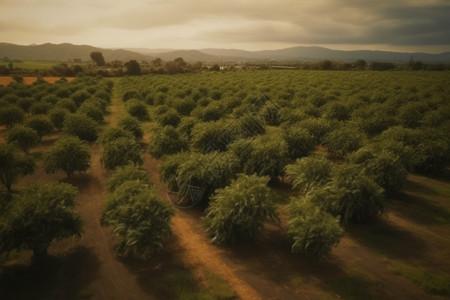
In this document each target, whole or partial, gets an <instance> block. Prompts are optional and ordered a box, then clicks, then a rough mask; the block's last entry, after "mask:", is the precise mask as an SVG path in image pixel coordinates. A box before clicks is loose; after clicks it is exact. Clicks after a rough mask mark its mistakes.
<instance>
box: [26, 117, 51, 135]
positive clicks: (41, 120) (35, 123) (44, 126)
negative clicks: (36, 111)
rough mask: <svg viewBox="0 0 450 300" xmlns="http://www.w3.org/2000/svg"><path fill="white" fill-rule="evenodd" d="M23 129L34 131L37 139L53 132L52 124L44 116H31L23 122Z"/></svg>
mask: <svg viewBox="0 0 450 300" xmlns="http://www.w3.org/2000/svg"><path fill="white" fill-rule="evenodd" d="M25 127H29V128H32V129H34V130H36V132H37V133H38V134H39V137H40V138H42V137H43V136H44V135H48V134H50V133H52V132H53V124H52V122H51V121H50V120H49V119H48V117H46V116H32V117H30V118H29V119H28V120H27V121H26V122H25Z"/></svg>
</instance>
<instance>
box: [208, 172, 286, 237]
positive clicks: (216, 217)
mask: <svg viewBox="0 0 450 300" xmlns="http://www.w3.org/2000/svg"><path fill="white" fill-rule="evenodd" d="M268 182H269V177H258V176H256V175H252V176H248V175H240V176H239V177H238V178H237V179H236V180H233V181H232V182H231V184H230V185H229V186H227V187H225V188H223V189H218V190H216V193H215V195H214V196H213V197H212V200H211V202H210V205H209V207H208V209H207V210H206V217H205V218H204V219H203V221H204V227H205V229H206V230H207V231H208V232H209V233H210V234H211V235H212V236H214V240H216V241H218V242H225V243H232V244H236V243H239V242H245V241H251V240H254V239H255V238H256V237H257V236H258V233H259V231H260V230H261V228H262V226H263V224H264V222H265V221H266V220H268V219H270V220H275V221H277V220H278V215H277V210H276V205H275V203H276V199H277V195H276V194H275V193H274V192H273V191H272V190H271V189H270V188H269V187H268V186H267V183H268Z"/></svg>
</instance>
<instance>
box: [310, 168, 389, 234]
mask: <svg viewBox="0 0 450 300" xmlns="http://www.w3.org/2000/svg"><path fill="white" fill-rule="evenodd" d="M307 196H308V197H309V199H310V200H311V201H312V202H313V203H315V204H316V205H319V206H320V207H321V208H323V209H325V210H326V211H328V212H329V213H331V214H332V215H335V216H340V218H341V222H342V224H344V225H347V224H348V223H350V222H351V221H352V222H357V223H363V222H367V221H370V220H372V219H374V218H375V217H377V216H379V215H381V214H382V213H383V212H384V210H385V198H384V194H383V189H382V188H381V187H380V186H379V185H378V184H376V182H375V180H374V179H373V178H372V177H370V176H368V175H366V174H364V170H362V168H361V166H358V165H350V164H344V165H341V166H339V167H338V168H336V170H335V172H334V174H333V179H332V181H331V182H330V183H328V184H327V185H326V186H325V187H324V188H318V189H314V190H312V191H311V192H310V193H308V194H307Z"/></svg>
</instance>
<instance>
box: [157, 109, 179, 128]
mask: <svg viewBox="0 0 450 300" xmlns="http://www.w3.org/2000/svg"><path fill="white" fill-rule="evenodd" d="M155 118H156V121H158V123H159V124H160V125H161V126H168V125H170V126H173V127H177V126H178V124H180V121H181V118H180V116H179V115H178V113H177V111H176V110H175V109H173V108H171V109H169V110H167V111H166V112H164V113H162V114H160V115H156V117H155Z"/></svg>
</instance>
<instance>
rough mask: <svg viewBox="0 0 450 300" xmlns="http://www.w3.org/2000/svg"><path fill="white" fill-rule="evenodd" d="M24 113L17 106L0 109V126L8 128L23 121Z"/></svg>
mask: <svg viewBox="0 0 450 300" xmlns="http://www.w3.org/2000/svg"><path fill="white" fill-rule="evenodd" d="M24 115H25V113H24V111H23V110H22V109H21V108H20V107H18V106H17V105H7V106H4V107H0V125H5V126H6V127H8V128H10V127H13V126H14V125H15V124H18V123H21V122H22V121H23V117H24Z"/></svg>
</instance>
